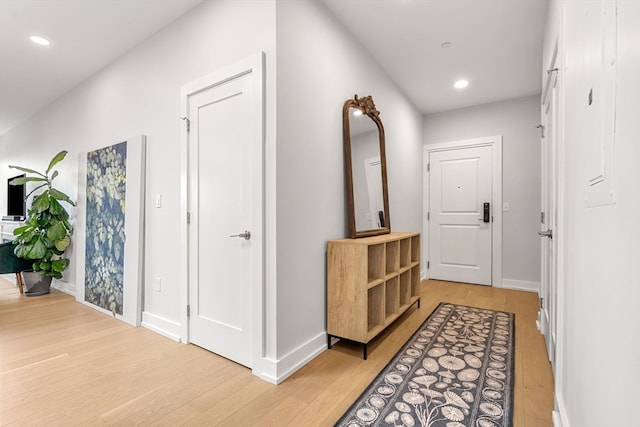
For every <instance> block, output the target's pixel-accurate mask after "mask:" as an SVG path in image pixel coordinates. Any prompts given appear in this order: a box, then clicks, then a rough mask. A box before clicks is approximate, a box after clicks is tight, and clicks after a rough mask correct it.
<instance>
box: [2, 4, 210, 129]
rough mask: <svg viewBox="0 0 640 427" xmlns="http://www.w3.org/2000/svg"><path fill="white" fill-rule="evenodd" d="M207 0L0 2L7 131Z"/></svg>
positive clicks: (4, 119) (4, 112) (3, 121)
mask: <svg viewBox="0 0 640 427" xmlns="http://www.w3.org/2000/svg"><path fill="white" fill-rule="evenodd" d="M201 1H202V0H0V135H2V134H3V133H5V132H6V131H7V130H9V129H11V128H12V127H13V126H15V125H17V124H19V123H20V122H22V121H23V120H25V119H27V118H29V117H30V116H31V115H33V114H35V113H36V112H37V111H38V110H40V109H41V108H43V107H44V106H46V105H48V104H49V103H51V102H52V101H53V100H55V99H56V98H58V97H59V96H60V95H62V94H63V93H65V92H67V91H68V90H70V89H71V88H73V87H74V86H76V85H78V84H79V83H80V82H82V81H84V80H85V79H87V78H88V77H89V76H91V75H92V74H94V73H95V72H97V71H98V70H100V69H102V68H104V67H105V66H106V65H107V64H109V63H110V62H112V61H113V60H114V59H116V58H117V57H119V56H121V55H122V54H124V53H125V52H127V51H129V50H130V49H131V48H132V47H134V46H135V45H137V44H138V43H140V42H141V41H143V40H144V39H146V38H147V37H149V36H150V35H152V34H153V33H155V32H157V31H158V30H160V29H161V28H162V27H164V26H166V25H167V24H169V23H170V22H172V21H174V20H175V19H176V18H178V17H179V16H180V15H182V14H184V13H185V12H186V11H188V10H189V9H191V8H192V7H194V6H195V5H197V4H198V3H200V2H201ZM31 35H39V36H43V37H46V38H47V39H49V40H50V41H51V45H50V46H47V47H44V46H38V45H36V44H34V43H32V42H31V40H29V37H30V36H31Z"/></svg>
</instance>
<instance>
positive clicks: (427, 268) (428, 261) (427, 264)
mask: <svg viewBox="0 0 640 427" xmlns="http://www.w3.org/2000/svg"><path fill="white" fill-rule="evenodd" d="M428 269H429V261H427V270H428Z"/></svg>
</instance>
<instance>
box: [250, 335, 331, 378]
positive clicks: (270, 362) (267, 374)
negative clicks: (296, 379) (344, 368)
mask: <svg viewBox="0 0 640 427" xmlns="http://www.w3.org/2000/svg"><path fill="white" fill-rule="evenodd" d="M326 349H327V334H326V333H325V332H322V333H320V334H318V335H316V336H315V337H314V338H312V339H310V340H309V341H307V342H306V343H304V344H302V345H301V346H299V347H297V348H296V349H294V350H292V351H290V352H289V353H287V354H286V355H285V356H284V357H282V358H281V359H278V360H274V359H270V358H265V357H263V358H262V359H261V360H260V361H258V362H257V363H255V366H254V368H253V371H252V372H253V374H254V375H256V376H258V377H260V378H262V379H263V380H265V381H267V382H270V383H271V384H280V383H281V382H283V381H284V380H286V379H287V378H289V377H290V376H291V375H293V374H294V373H295V372H296V371H297V370H298V369H300V368H302V367H303V366H304V365H306V364H307V363H309V362H310V361H311V360H312V359H314V358H315V357H316V356H318V355H319V354H320V353H322V352H323V351H325V350H326Z"/></svg>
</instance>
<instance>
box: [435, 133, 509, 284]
mask: <svg viewBox="0 0 640 427" xmlns="http://www.w3.org/2000/svg"><path fill="white" fill-rule="evenodd" d="M484 146H490V147H492V153H493V159H492V163H493V172H492V176H493V182H492V184H491V192H492V199H493V200H492V203H493V224H492V225H493V227H492V235H491V240H492V251H491V286H495V287H498V288H499V287H502V135H496V136H489V137H483V138H474V139H465V140H460V141H450V142H442V143H438V144H428V145H425V146H424V149H423V162H422V165H423V167H422V177H423V198H422V202H423V221H422V236H423V237H422V238H423V242H422V248H423V251H422V254H423V255H422V265H423V266H424V268H425V274H424V276H425V278H429V270H428V269H427V268H426V266H427V261H428V260H429V244H428V240H427V239H429V219H428V218H427V212H429V170H428V164H429V154H430V153H432V152H435V151H449V150H458V149H461V148H474V147H484Z"/></svg>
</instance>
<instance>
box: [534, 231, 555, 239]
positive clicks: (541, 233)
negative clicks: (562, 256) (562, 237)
mask: <svg viewBox="0 0 640 427" xmlns="http://www.w3.org/2000/svg"><path fill="white" fill-rule="evenodd" d="M538 236H540V237H548V238H550V239H553V230H551V229H548V230H547V231H538Z"/></svg>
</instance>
